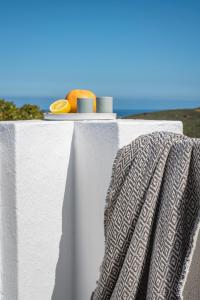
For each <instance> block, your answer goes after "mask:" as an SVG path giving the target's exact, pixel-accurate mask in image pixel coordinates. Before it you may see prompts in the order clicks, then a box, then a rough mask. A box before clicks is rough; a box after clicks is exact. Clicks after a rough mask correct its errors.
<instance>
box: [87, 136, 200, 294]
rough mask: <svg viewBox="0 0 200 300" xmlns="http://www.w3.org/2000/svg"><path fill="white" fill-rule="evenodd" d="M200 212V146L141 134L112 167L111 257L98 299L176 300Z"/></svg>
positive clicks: (107, 239) (103, 271)
mask: <svg viewBox="0 0 200 300" xmlns="http://www.w3.org/2000/svg"><path fill="white" fill-rule="evenodd" d="M199 212H200V141H199V140H197V139H189V138H187V137H185V136H182V135H176V134H173V133H164V132H163V133H153V134H150V135H146V136H141V137H139V138H138V139H136V140H134V141H133V142H132V143H131V144H129V145H128V146H126V147H124V148H122V149H121V150H120V151H119V152H118V154H117V157H116V159H115V162H114V165H113V173H112V179H111V183H110V187H109V189H108V194H107V205H106V209H105V218H104V221H105V255H104V259H103V263H102V265H101V271H100V278H99V281H98V283H97V287H96V289H95V291H94V293H93V297H92V299H93V300H108V299H111V300H118V299H119V300H135V299H137V300H143V299H148V300H168V299H169V300H177V299H182V288H183V282H184V279H185V277H186V276H187V269H188V266H189V263H190V260H191V255H190V254H191V251H192V248H193V247H194V242H193V238H194V234H195V231H196V230H198V228H199V227H198V222H199Z"/></svg>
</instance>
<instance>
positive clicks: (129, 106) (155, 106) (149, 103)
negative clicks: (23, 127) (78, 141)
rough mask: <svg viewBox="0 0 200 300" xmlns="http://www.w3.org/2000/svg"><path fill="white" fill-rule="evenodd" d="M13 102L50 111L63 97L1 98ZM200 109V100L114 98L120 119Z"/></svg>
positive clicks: (115, 110)
mask: <svg viewBox="0 0 200 300" xmlns="http://www.w3.org/2000/svg"><path fill="white" fill-rule="evenodd" d="M0 98H5V99H6V100H8V101H13V102H14V103H15V104H16V105H17V106H22V105H24V104H35V105H38V106H39V107H40V108H41V109H42V110H43V111H48V109H49V105H50V104H51V103H52V102H53V101H55V100H56V99H60V98H61V97H59V96H58V97H34V98H33V97H24V96H23V97H0ZM195 107H200V98H199V99H197V100H172V99H136V98H132V99H130V98H129V99H127V98H124V99H122V98H114V112H116V113H117V114H118V116H119V117H122V116H127V115H131V114H133V115H137V114H141V113H145V112H153V111H161V110H168V109H178V108H180V109H182V108H195Z"/></svg>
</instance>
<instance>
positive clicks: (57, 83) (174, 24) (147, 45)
mask: <svg viewBox="0 0 200 300" xmlns="http://www.w3.org/2000/svg"><path fill="white" fill-rule="evenodd" d="M0 11H1V18H0V44H1V46H0V97H1V96H2V97H11V96H16V97H19V96H29V97H40V96H41V97H43V96H47V97H57V96H58V97H63V96H65V94H66V93H67V91H69V90H70V89H72V88H88V89H91V90H93V91H94V92H95V93H96V94H99V95H114V96H117V97H121V98H122V97H124V98H138V99H139V98H145V99H146V98H150V99H152V98H153V99H156V98H158V99H162V98H163V99H169V100H170V99H181V100H190V99H191V100H195V99H200V38H199V36H200V1H194V0H188V1H184V0H159V1H158V0H157V1H156V0H146V1H144V0H138V1H135V0H124V1H122V0H115V1H112V0H110V1H109V0H101V1H95V0H93V1H88V0H87V1H84V0H82V1H80V0H76V1H75V0H73V1H67V0H65V1H60V0H58V1H43V0H41V1H38V0H35V1H9V0H8V1H1V6H0Z"/></svg>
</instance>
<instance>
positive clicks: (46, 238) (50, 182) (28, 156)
mask: <svg viewBox="0 0 200 300" xmlns="http://www.w3.org/2000/svg"><path fill="white" fill-rule="evenodd" d="M153 131H171V132H176V133H181V132H182V123H181V122H169V121H143V120H117V121H83V122H48V121H24V122H20V121H18V122H0V203H1V207H0V213H1V226H0V230H1V232H0V251H1V261H0V271H1V282H0V289H1V299H3V300H15V299H16V300H50V299H53V300H89V298H90V294H91V292H92V290H93V289H94V288H95V282H96V280H97V279H98V276H99V273H98V272H99V266H100V263H101V260H102V257H103V252H104V236H103V232H104V229H103V212H104V205H105V196H106V192H107V188H108V185H109V181H110V176H111V168H112V163H113V160H114V157H115V155H116V152H117V149H119V148H120V147H122V146H124V145H125V144H127V143H129V142H131V141H132V140H133V139H134V138H136V137H137V136H139V135H141V134H146V133H150V132H153Z"/></svg>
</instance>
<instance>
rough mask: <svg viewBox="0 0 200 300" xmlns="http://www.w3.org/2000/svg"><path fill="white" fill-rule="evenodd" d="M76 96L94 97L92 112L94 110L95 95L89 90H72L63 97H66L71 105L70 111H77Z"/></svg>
mask: <svg viewBox="0 0 200 300" xmlns="http://www.w3.org/2000/svg"><path fill="white" fill-rule="evenodd" d="M77 98H90V99H91V98H92V99H94V107H93V108H94V112H95V111H96V96H95V94H94V93H93V92H91V91H89V90H72V91H70V92H69V93H68V94H67V96H66V97H65V99H67V100H68V101H69V103H70V105H71V112H77Z"/></svg>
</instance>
